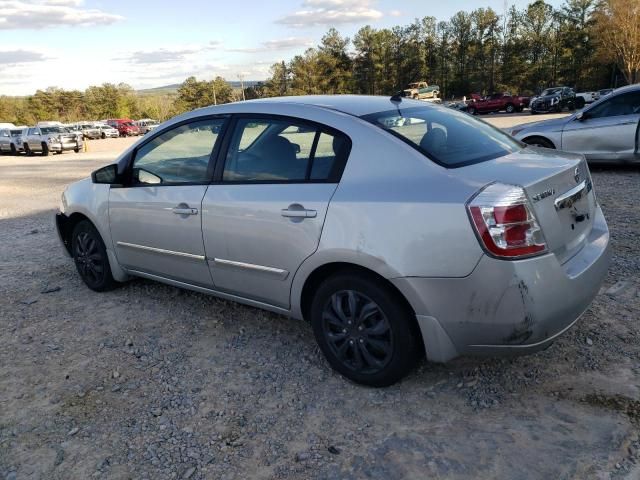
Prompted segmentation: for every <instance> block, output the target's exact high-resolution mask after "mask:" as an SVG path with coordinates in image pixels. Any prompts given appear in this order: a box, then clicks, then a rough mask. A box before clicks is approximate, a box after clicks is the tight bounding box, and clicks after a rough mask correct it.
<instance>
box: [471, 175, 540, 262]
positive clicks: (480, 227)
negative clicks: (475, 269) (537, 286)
mask: <svg viewBox="0 0 640 480" xmlns="http://www.w3.org/2000/svg"><path fill="white" fill-rule="evenodd" d="M467 209H468V210H469V216H470V217H471V221H472V224H473V226H474V227H475V230H476V232H477V233H478V237H479V238H480V241H481V243H482V245H483V246H484V248H485V249H486V250H487V251H488V252H489V253H490V254H491V255H493V256H495V257H502V258H511V259H513V258H518V257H528V256H532V255H539V254H542V253H545V252H546V251H547V244H546V242H545V240H544V237H543V235H542V230H541V229H540V225H538V221H537V220H536V217H535V215H534V213H533V211H532V209H531V206H530V204H529V200H528V199H527V196H526V195H525V193H524V190H523V189H522V187H518V186H515V185H505V184H502V183H492V184H491V185H488V186H487V187H485V188H483V189H482V190H481V191H480V192H479V193H478V194H477V195H476V196H475V197H474V198H473V199H472V200H471V201H470V202H469V203H468V204H467Z"/></svg>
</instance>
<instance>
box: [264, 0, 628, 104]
mask: <svg viewBox="0 0 640 480" xmlns="http://www.w3.org/2000/svg"><path fill="white" fill-rule="evenodd" d="M639 18H640V0H566V1H565V2H564V3H563V4H562V5H561V6H560V7H559V8H554V7H553V6H552V5H549V4H547V3H545V2H544V1H543V0H537V1H534V2H533V3H530V4H529V5H528V6H527V7H525V8H522V9H518V8H516V7H515V6H512V7H511V8H509V9H508V11H507V12H505V13H504V14H503V15H499V14H498V13H496V12H495V11H494V10H493V9H491V8H477V9H475V10H473V11H470V12H465V11H460V12H458V13H456V14H455V15H454V16H453V17H451V18H450V19H449V21H438V20H437V19H436V18H435V17H430V16H428V17H424V18H422V19H416V20H415V21H414V22H413V23H411V24H409V25H404V26H396V27H393V28H383V29H375V28H372V27H371V26H366V27H363V28H362V29H360V30H359V31H358V32H357V33H356V35H355V36H354V37H353V39H350V38H347V37H344V36H342V35H340V33H339V32H338V31H337V30H335V29H331V30H329V31H328V32H327V34H326V35H325V36H324V37H323V38H322V41H321V43H320V45H318V46H317V47H316V48H310V49H308V50H307V51H306V52H305V53H304V54H302V55H297V56H295V57H294V58H292V59H291V60H289V61H288V62H286V61H282V62H279V63H276V64H274V65H273V66H272V67H271V78H270V79H269V80H268V81H267V82H266V84H265V85H264V89H263V92H262V93H263V94H264V95H300V94H335V93H358V94H371V95H380V94H382V95H390V94H393V93H395V92H397V91H399V90H401V89H402V88H403V87H404V86H406V85H407V84H408V83H410V82H414V81H420V80H424V81H427V82H428V83H429V84H435V85H438V86H439V87H440V91H441V93H442V95H443V97H445V98H450V97H454V96H455V97H461V96H463V95H469V94H470V93H489V92H493V91H511V92H514V93H516V92H519V93H524V94H532V93H536V92H539V91H540V90H542V89H544V88H546V87H550V86H554V85H567V86H571V87H573V88H575V89H577V90H596V89H601V88H606V87H610V86H611V87H617V86H620V85H623V84H625V83H636V82H638V81H640V75H639V72H640V28H639V25H640V24H639V23H638V19H639Z"/></svg>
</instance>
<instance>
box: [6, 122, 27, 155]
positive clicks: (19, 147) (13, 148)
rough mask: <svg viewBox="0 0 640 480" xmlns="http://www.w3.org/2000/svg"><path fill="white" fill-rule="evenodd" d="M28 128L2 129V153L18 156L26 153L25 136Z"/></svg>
mask: <svg viewBox="0 0 640 480" xmlns="http://www.w3.org/2000/svg"><path fill="white" fill-rule="evenodd" d="M26 133H27V129H26V128H21V127H20V128H3V129H0V153H10V154H11V155H17V154H18V153H20V152H23V151H24V147H23V140H22V137H23V135H26Z"/></svg>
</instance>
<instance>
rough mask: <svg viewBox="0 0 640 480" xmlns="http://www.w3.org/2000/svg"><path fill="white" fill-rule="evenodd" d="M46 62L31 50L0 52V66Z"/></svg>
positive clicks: (41, 56)
mask: <svg viewBox="0 0 640 480" xmlns="http://www.w3.org/2000/svg"><path fill="white" fill-rule="evenodd" d="M44 60H47V57H45V56H44V55H43V54H42V53H40V52H34V51H31V50H0V65H11V66H13V65H19V64H23V63H34V62H42V61H44Z"/></svg>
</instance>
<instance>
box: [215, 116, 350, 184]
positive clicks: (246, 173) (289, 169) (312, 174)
mask: <svg viewBox="0 0 640 480" xmlns="http://www.w3.org/2000/svg"><path fill="white" fill-rule="evenodd" d="M336 139H337V140H336ZM334 144H336V148H335V149H334ZM342 145H344V147H342ZM349 148H350V143H349V140H348V139H347V138H346V136H344V135H343V134H340V133H338V132H329V131H325V130H324V129H323V128H322V127H320V126H312V125H307V124H305V123H302V122H300V123H298V122H296V121H291V120H284V119H283V120H280V119H251V118H241V119H239V120H238V122H237V124H236V127H235V131H234V134H233V137H232V139H231V143H230V146H229V150H228V152H227V158H226V161H225V166H224V172H223V175H222V180H223V181H225V182H243V183H245V182H262V183H265V182H266V183H268V182H295V183H298V182H305V181H309V180H311V181H337V177H339V175H340V173H341V171H340V166H342V167H343V166H344V162H345V161H346V157H347V156H348V154H349Z"/></svg>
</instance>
